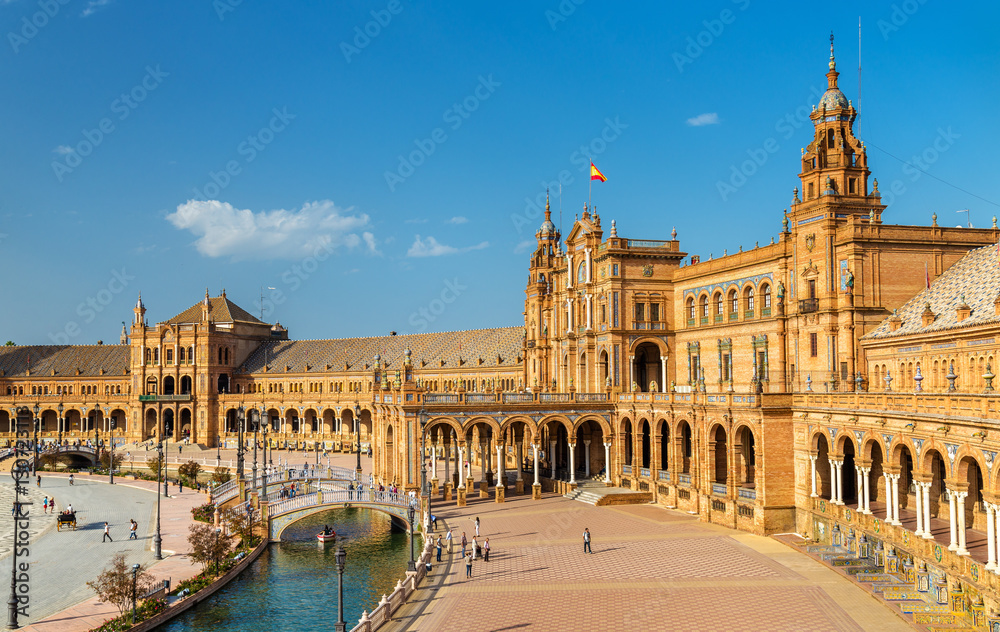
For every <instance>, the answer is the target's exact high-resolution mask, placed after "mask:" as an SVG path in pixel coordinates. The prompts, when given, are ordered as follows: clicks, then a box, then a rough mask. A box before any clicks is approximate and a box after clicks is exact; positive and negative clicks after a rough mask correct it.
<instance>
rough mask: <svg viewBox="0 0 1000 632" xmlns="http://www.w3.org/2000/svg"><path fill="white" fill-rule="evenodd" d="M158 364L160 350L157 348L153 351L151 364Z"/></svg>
mask: <svg viewBox="0 0 1000 632" xmlns="http://www.w3.org/2000/svg"><path fill="white" fill-rule="evenodd" d="M159 363H160V348H159V347H157V348H155V349H153V364H159Z"/></svg>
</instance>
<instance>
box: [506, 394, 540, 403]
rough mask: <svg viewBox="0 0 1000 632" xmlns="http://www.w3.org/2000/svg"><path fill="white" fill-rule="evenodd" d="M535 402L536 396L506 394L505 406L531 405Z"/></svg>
mask: <svg viewBox="0 0 1000 632" xmlns="http://www.w3.org/2000/svg"><path fill="white" fill-rule="evenodd" d="M533 401H535V398H534V396H533V395H532V394H531V393H504V394H503V403H504V404H530V403H531V402H533Z"/></svg>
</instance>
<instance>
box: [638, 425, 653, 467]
mask: <svg viewBox="0 0 1000 632" xmlns="http://www.w3.org/2000/svg"><path fill="white" fill-rule="evenodd" d="M637 429H638V439H639V466H640V467H645V468H648V467H649V466H650V463H651V461H652V458H653V429H652V425H651V424H650V423H649V420H648V419H646V418H645V417H640V418H639V423H638V424H637Z"/></svg>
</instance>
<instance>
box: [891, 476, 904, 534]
mask: <svg viewBox="0 0 1000 632" xmlns="http://www.w3.org/2000/svg"><path fill="white" fill-rule="evenodd" d="M890 478H892V524H895V525H899V524H902V523H901V522H900V521H899V474H893V475H892V476H891V477H890Z"/></svg>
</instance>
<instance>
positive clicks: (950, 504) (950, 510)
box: [945, 489, 958, 551]
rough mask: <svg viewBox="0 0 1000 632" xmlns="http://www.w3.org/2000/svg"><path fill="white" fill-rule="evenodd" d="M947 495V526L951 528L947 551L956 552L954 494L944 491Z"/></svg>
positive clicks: (956, 535) (956, 533)
mask: <svg viewBox="0 0 1000 632" xmlns="http://www.w3.org/2000/svg"><path fill="white" fill-rule="evenodd" d="M945 493H946V494H948V525H949V527H950V528H951V542H950V543H949V544H948V550H949V551H957V550H958V541H957V540H958V524H957V516H956V512H955V492H953V491H951V490H950V489H945Z"/></svg>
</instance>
